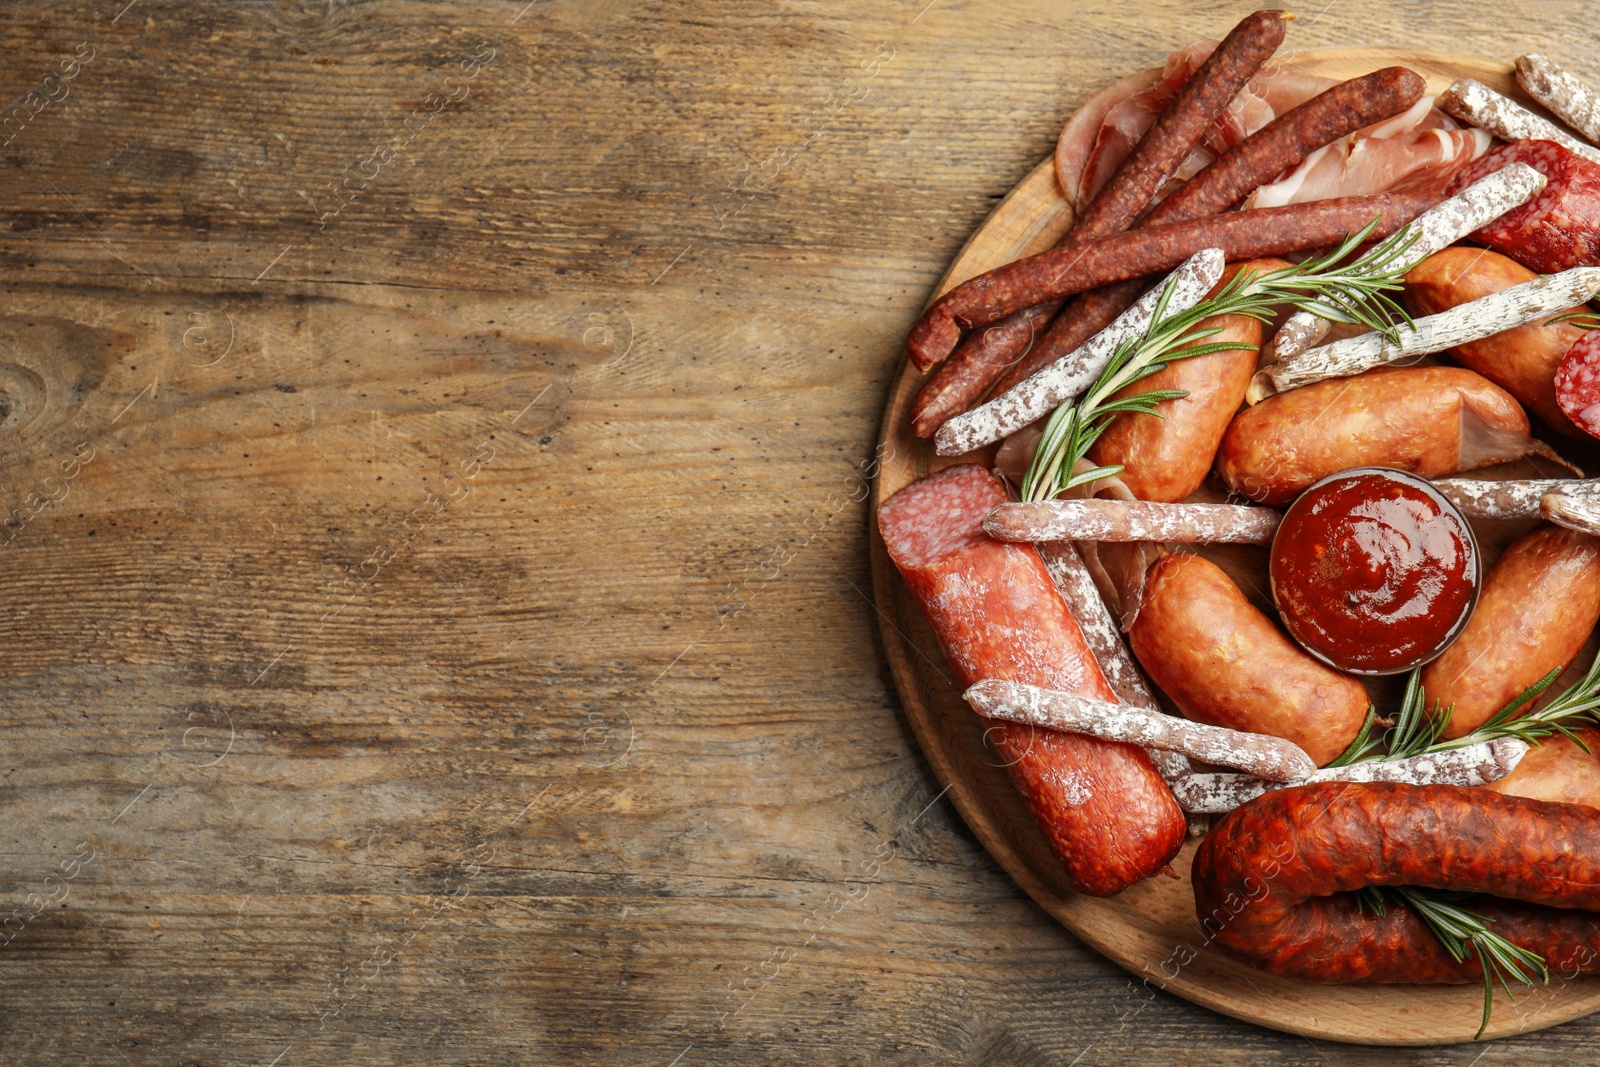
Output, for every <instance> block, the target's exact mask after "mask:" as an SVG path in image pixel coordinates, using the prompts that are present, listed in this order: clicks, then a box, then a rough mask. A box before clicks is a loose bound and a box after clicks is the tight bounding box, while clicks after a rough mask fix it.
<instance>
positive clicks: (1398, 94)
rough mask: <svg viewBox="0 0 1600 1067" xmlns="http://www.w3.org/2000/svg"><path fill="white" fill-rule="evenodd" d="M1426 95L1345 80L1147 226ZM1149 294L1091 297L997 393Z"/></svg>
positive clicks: (1219, 165)
mask: <svg viewBox="0 0 1600 1067" xmlns="http://www.w3.org/2000/svg"><path fill="white" fill-rule="evenodd" d="M1425 89H1426V83H1425V82H1424V81H1423V80H1422V77H1421V76H1420V75H1418V74H1417V73H1416V72H1415V71H1411V70H1407V69H1406V68H1405V67H1385V68H1383V69H1382V70H1376V71H1373V72H1372V73H1371V74H1366V75H1363V76H1362V77H1359V78H1351V79H1350V80H1349V81H1346V82H1340V83H1339V84H1338V85H1335V86H1332V87H1330V88H1328V89H1327V90H1325V91H1324V92H1321V93H1319V94H1317V95H1316V96H1314V97H1312V98H1311V99H1310V100H1307V101H1306V102H1305V103H1303V104H1301V105H1300V106H1299V107H1296V108H1293V109H1291V110H1289V111H1286V112H1284V113H1283V114H1282V115H1280V116H1278V117H1277V118H1276V119H1274V120H1273V121H1272V122H1270V123H1268V124H1267V125H1266V126H1263V127H1262V128H1261V129H1259V130H1257V131H1256V132H1255V133H1254V134H1252V135H1251V136H1249V137H1247V138H1245V139H1244V140H1243V141H1240V142H1239V143H1238V144H1236V145H1234V146H1233V147H1232V148H1230V149H1229V150H1228V151H1226V152H1224V153H1223V154H1222V155H1221V156H1219V157H1218V158H1217V159H1216V160H1215V161H1214V162H1213V163H1212V164H1211V165H1210V166H1209V167H1207V168H1206V169H1205V170H1203V171H1201V172H1200V173H1199V174H1197V175H1195V176H1194V178H1193V179H1192V180H1190V181H1189V182H1188V183H1186V184H1185V185H1184V186H1183V188H1181V189H1179V190H1178V191H1177V192H1175V193H1173V194H1172V195H1171V196H1169V197H1167V198H1166V199H1165V200H1163V201H1162V202H1161V203H1159V204H1157V205H1156V207H1155V210H1153V211H1151V212H1150V214H1149V215H1147V216H1145V219H1144V221H1143V222H1142V223H1140V225H1141V227H1143V226H1159V225H1161V224H1163V223H1168V222H1184V221H1187V220H1189V219H1199V218H1205V217H1207V216H1210V215H1215V214H1218V213H1219V212H1223V211H1226V210H1228V209H1229V208H1230V207H1232V206H1233V205H1234V204H1237V203H1238V202H1239V201H1240V200H1243V199H1244V198H1245V197H1246V196H1249V195H1250V193H1252V192H1253V191H1254V190H1255V189H1256V187H1257V186H1261V185H1265V184H1266V183H1268V182H1270V181H1272V180H1273V179H1274V178H1276V177H1277V176H1278V175H1280V174H1282V173H1283V172H1284V171H1286V170H1288V169H1289V168H1290V167H1292V166H1294V165H1295V164H1296V163H1298V162H1300V161H1301V160H1302V159H1304V158H1305V157H1306V156H1307V155H1308V154H1310V153H1311V152H1314V151H1316V150H1317V149H1319V148H1321V147H1322V146H1323V145H1326V144H1330V143H1332V142H1333V141H1337V140H1338V139H1339V138H1341V137H1343V136H1345V135H1346V134H1348V133H1351V132H1353V131H1355V130H1359V129H1361V128H1362V127H1364V126H1370V125H1371V124H1372V123H1374V122H1382V121H1383V120H1384V119H1388V118H1393V117H1394V116H1395V115H1398V114H1400V113H1401V112H1403V111H1405V110H1406V109H1407V108H1409V107H1411V105H1413V104H1415V103H1416V102H1417V101H1418V100H1419V99H1420V98H1421V97H1422V94H1423V92H1424V90H1425ZM1142 288H1143V283H1142V282H1123V283H1120V284H1118V285H1112V286H1106V287H1104V288H1101V289H1096V290H1094V291H1093V292H1089V293H1085V294H1083V296H1081V297H1079V298H1078V299H1077V300H1076V301H1074V302H1073V303H1072V305H1071V306H1070V307H1068V308H1067V309H1066V310H1065V311H1063V312H1062V313H1061V314H1060V315H1058V316H1056V318H1055V321H1053V322H1052V323H1051V324H1050V327H1049V328H1048V329H1047V330H1045V331H1044V334H1043V336H1041V337H1040V338H1038V340H1037V341H1036V342H1035V343H1034V345H1033V348H1032V349H1031V350H1029V351H1028V353H1027V355H1025V356H1023V357H1022V358H1021V359H1019V360H1017V362H1016V363H1015V365H1014V366H1012V367H1011V369H1010V370H1008V371H1007V372H1006V373H1005V374H1004V375H1002V376H1001V378H1000V381H999V383H998V384H997V385H996V386H995V390H994V391H995V392H997V393H999V392H1005V391H1006V390H1007V389H1010V388H1011V387H1012V386H1013V385H1015V384H1016V383H1017V382H1020V381H1022V379H1024V378H1026V377H1028V376H1029V375H1032V374H1034V373H1036V372H1037V371H1039V370H1041V369H1043V368H1044V367H1046V366H1048V365H1050V364H1051V363H1054V362H1055V361H1056V360H1058V359H1060V358H1061V357H1062V356H1064V355H1066V354H1067V353H1069V352H1071V351H1072V350H1073V349H1075V348H1077V347H1078V346H1079V345H1081V344H1083V342H1085V341H1087V340H1088V339H1089V338H1090V337H1093V336H1094V335H1095V334H1097V333H1099V332H1100V331H1101V330H1103V329H1105V328H1106V327H1107V326H1108V325H1110V324H1111V320H1112V319H1115V318H1116V317H1117V316H1118V315H1120V314H1122V312H1123V311H1124V310H1125V309H1126V308H1127V307H1128V305H1129V304H1132V303H1133V302H1134V300H1135V299H1137V298H1138V296H1139V292H1140V290H1141V289H1142ZM974 399H976V398H974ZM954 414H959V412H956V413H954Z"/></svg>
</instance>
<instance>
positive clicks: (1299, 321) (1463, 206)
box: [1245, 163, 1546, 404]
mask: <svg viewBox="0 0 1600 1067" xmlns="http://www.w3.org/2000/svg"><path fill="white" fill-rule="evenodd" d="M1545 181H1546V179H1545V176H1544V175H1543V174H1540V173H1539V172H1538V171H1537V170H1535V169H1534V168H1533V167H1530V166H1528V165H1527V164H1526V163H1518V164H1512V165H1511V166H1507V167H1502V168H1501V169H1500V170H1497V171H1495V172H1494V173H1493V174H1490V175H1487V176H1485V177H1483V178H1480V179H1478V180H1477V181H1475V182H1473V183H1472V184H1471V185H1469V186H1467V187H1466V188H1465V189H1463V190H1461V192H1459V193H1457V194H1456V195H1455V196H1452V197H1451V198H1450V199H1448V200H1446V201H1445V202H1444V203H1442V204H1437V205H1435V206H1434V207H1431V208H1429V209H1428V210H1427V211H1424V212H1423V213H1422V214H1421V215H1418V216H1417V217H1416V218H1415V219H1414V220H1412V221H1411V222H1409V223H1407V224H1406V225H1405V226H1404V227H1403V228H1402V229H1401V231H1400V233H1401V235H1402V237H1401V239H1402V240H1404V239H1406V238H1409V237H1413V236H1414V237H1415V240H1413V241H1412V242H1411V246H1410V247H1409V248H1408V249H1406V251H1405V252H1404V253H1402V254H1401V255H1400V256H1398V257H1396V259H1395V265H1396V266H1403V267H1404V268H1406V269H1408V270H1409V269H1410V268H1411V267H1414V266H1416V265H1417V264H1418V263H1421V262H1422V261H1423V260H1425V259H1427V258H1428V257H1429V256H1431V255H1433V254H1434V253H1436V252H1440V251H1443V250H1444V249H1446V248H1449V247H1450V246H1451V245H1453V244H1455V243H1456V242H1457V241H1459V240H1461V239H1462V238H1463V237H1465V236H1467V234H1469V233H1471V232H1472V231H1474V230H1478V229H1482V228H1483V227H1484V226H1487V225H1488V224H1489V223H1491V222H1493V221H1494V220H1495V219H1498V218H1499V217H1500V216H1501V215H1504V214H1505V213H1506V212H1508V211H1511V210H1512V209H1514V208H1518V207H1521V206H1522V205H1523V204H1526V203H1527V202H1528V201H1529V200H1531V199H1533V198H1534V197H1535V196H1537V195H1538V194H1539V193H1540V192H1541V191H1542V190H1543V189H1544V187H1545ZM1332 327H1333V322H1332V320H1330V319H1325V318H1323V317H1322V316H1320V315H1313V314H1312V313H1311V312H1309V311H1296V312H1295V313H1294V314H1293V315H1290V316H1289V317H1288V318H1287V319H1285V320H1284V321H1283V325H1282V326H1279V327H1278V332H1277V333H1276V334H1275V335H1273V338H1272V358H1273V359H1274V360H1276V361H1278V362H1283V361H1284V360H1287V359H1289V358H1291V357H1293V356H1297V355H1299V354H1300V353H1301V352H1304V351H1306V350H1307V349H1309V348H1311V347H1313V346H1314V345H1315V344H1316V343H1317V342H1318V341H1320V340H1322V339H1323V338H1324V337H1326V336H1327V335H1328V330H1329V329H1331V328H1332ZM1245 399H1246V400H1248V401H1249V402H1250V403H1252V404H1254V403H1256V402H1257V401H1258V400H1260V399H1261V397H1259V396H1253V395H1252V396H1246V398H1245Z"/></svg>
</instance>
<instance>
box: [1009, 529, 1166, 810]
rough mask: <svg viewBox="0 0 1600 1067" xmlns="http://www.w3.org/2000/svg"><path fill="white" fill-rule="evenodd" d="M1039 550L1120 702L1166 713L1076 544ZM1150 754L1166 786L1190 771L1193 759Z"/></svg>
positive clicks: (1154, 751) (1057, 544) (1052, 543)
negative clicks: (1153, 692) (1141, 671)
mask: <svg viewBox="0 0 1600 1067" xmlns="http://www.w3.org/2000/svg"><path fill="white" fill-rule="evenodd" d="M1036 547H1037V548H1038V550H1039V556H1040V558H1041V559H1043V560H1044V566H1045V569H1046V570H1047V571H1049V572H1050V580H1051V581H1052V582H1054V583H1055V586H1056V592H1058V593H1060V594H1061V599H1062V600H1064V601H1066V604H1067V610H1069V611H1071V612H1072V617H1073V618H1074V619H1076V620H1077V621H1078V628H1079V629H1080V630H1082V631H1083V639H1084V641H1085V642H1086V643H1087V644H1088V646H1089V651H1090V652H1092V653H1094V658H1095V662H1096V663H1098V664H1099V665H1100V671H1101V673H1103V674H1104V675H1105V676H1106V681H1107V682H1108V683H1109V684H1110V685H1111V688H1112V690H1113V691H1114V692H1115V693H1116V694H1117V699H1118V700H1119V701H1121V702H1122V703H1123V704H1126V705H1128V706H1130V707H1135V708H1143V709H1144V710H1146V711H1156V712H1159V711H1161V710H1162V708H1161V705H1160V704H1159V703H1157V702H1156V698H1155V696H1154V694H1152V693H1151V692H1150V686H1149V685H1148V684H1147V683H1146V682H1145V680H1144V675H1142V674H1140V673H1139V666H1138V664H1136V663H1134V662H1133V654H1132V653H1131V652H1129V651H1128V646H1127V645H1125V644H1123V643H1122V634H1121V632H1120V631H1119V630H1118V629H1117V623H1116V620H1115V619H1113V618H1112V617H1111V609H1109V608H1107V607H1106V602H1105V601H1104V600H1103V599H1101V596H1100V590H1099V589H1097V588H1096V587H1095V584H1094V577H1093V576H1092V575H1090V573H1089V568H1088V567H1087V566H1085V565H1084V562H1083V557H1082V556H1080V555H1078V550H1077V549H1076V548H1074V547H1073V546H1072V542H1071V541H1050V542H1046V543H1044V544H1040V545H1037V546H1036ZM1145 751H1146V752H1147V753H1148V754H1149V756H1150V762H1151V763H1154V764H1155V765H1156V770H1158V771H1160V772H1161V777H1162V778H1164V779H1166V780H1167V782H1169V783H1171V782H1172V781H1173V780H1174V779H1177V778H1180V777H1182V776H1184V775H1187V774H1188V773H1189V770H1190V768H1189V761H1188V760H1187V759H1184V758H1183V757H1182V756H1180V755H1179V754H1178V753H1176V752H1167V751H1165V750H1163V749H1159V748H1151V749H1146V750H1145Z"/></svg>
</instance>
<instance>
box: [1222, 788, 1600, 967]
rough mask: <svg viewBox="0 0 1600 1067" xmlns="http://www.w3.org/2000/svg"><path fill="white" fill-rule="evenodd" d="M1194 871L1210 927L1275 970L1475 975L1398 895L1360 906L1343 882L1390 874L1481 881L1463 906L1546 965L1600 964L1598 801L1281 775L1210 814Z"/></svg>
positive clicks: (1426, 882) (1431, 882) (1391, 877)
mask: <svg viewBox="0 0 1600 1067" xmlns="http://www.w3.org/2000/svg"><path fill="white" fill-rule="evenodd" d="M1193 882H1194V894H1195V913H1196V915H1197V916H1198V917H1199V919H1200V923H1201V926H1202V927H1203V928H1204V930H1205V932H1206V934H1207V935H1208V937H1209V938H1210V939H1212V940H1215V941H1216V942H1217V944H1218V945H1220V946H1221V947H1222V949H1223V950H1224V951H1226V952H1228V953H1229V954H1230V955H1233V956H1236V957H1238V958H1240V959H1243V960H1246V961H1248V962H1250V963H1253V964H1255V965H1256V966H1258V967H1260V968H1261V969H1262V970H1265V971H1267V972H1269V973H1271V974H1276V975H1282V976H1284V977H1287V978H1299V979H1303V980H1306V981H1311V982H1328V983H1335V982H1387V983H1407V982H1417V983H1440V984H1457V983H1463V982H1476V981H1479V980H1481V975H1482V972H1481V971H1480V970H1479V968H1478V963H1477V960H1476V957H1475V956H1473V955H1472V954H1470V953H1469V954H1468V956H1467V959H1466V961H1465V962H1462V963H1457V962H1455V960H1453V959H1452V958H1451V957H1450V955H1449V954H1448V953H1447V952H1446V951H1445V950H1444V948H1443V947H1442V946H1441V945H1440V944H1439V942H1438V941H1437V940H1436V939H1435V938H1434V937H1433V935H1432V934H1431V933H1430V932H1429V931H1428V928H1427V927H1426V926H1425V925H1424V924H1423V922H1422V920H1421V919H1419V918H1418V917H1417V916H1416V915H1414V914H1413V913H1412V911H1411V909H1409V908H1389V909H1388V910H1387V913H1386V914H1385V915H1383V916H1382V917H1378V916H1374V915H1372V914H1371V913H1370V912H1369V913H1362V912H1360V911H1358V909H1357V907H1356V899H1355V897H1354V895H1353V894H1352V892H1351V891H1352V890H1356V889H1360V888H1363V887H1364V886H1391V885H1392V886H1398V885H1406V886H1423V887H1431V888H1435V889H1449V890H1461V891H1466V892H1473V893H1484V894H1490V896H1485V897H1483V898H1471V899H1469V900H1467V901H1464V902H1463V904H1462V906H1463V907H1466V908H1469V909H1471V910H1473V911H1477V912H1479V913H1481V914H1484V915H1487V916H1489V917H1491V918H1493V919H1495V922H1494V924H1493V926H1492V927H1491V929H1493V930H1494V932H1495V933H1497V934H1500V935H1501V936H1503V937H1505V938H1507V939H1508V940H1510V941H1511V942H1513V943H1514V944H1517V945H1520V946H1522V947H1523V948H1526V949H1528V950H1530V951H1532V952H1536V953H1538V954H1539V955H1541V956H1543V957H1544V959H1545V962H1546V963H1547V964H1548V965H1549V966H1550V969H1551V971H1552V972H1558V973H1562V974H1566V975H1569V976H1570V975H1573V974H1576V973H1595V972H1597V971H1600V916H1597V915H1595V914H1593V913H1594V912H1596V911H1600V810H1596V809H1594V808H1590V807H1587V806H1584V805H1578V804H1553V803H1548V802H1546V801H1542V800H1529V799H1527V798H1526V797H1513V796H1503V795H1501V794H1499V793H1494V792H1490V791H1489V790H1484V789H1470V788H1467V787H1464V786H1453V785H1429V786H1416V785H1401V784H1398V783H1393V782H1387V783H1371V784H1364V785H1358V784H1352V783H1344V782H1324V783H1318V784H1315V785H1307V786H1299V787H1295V788H1289V789H1279V790H1274V791H1273V792H1270V793H1267V794H1265V795H1264V796H1262V797H1260V798H1259V799H1257V800H1254V801H1251V802H1250V803H1248V804H1246V805H1244V806H1243V807H1241V808H1238V809H1237V810H1235V811H1233V812H1231V813H1229V814H1228V815H1227V816H1225V817H1224V818H1223V819H1222V820H1221V821H1220V822H1219V823H1218V824H1217V825H1216V826H1215V827H1214V828H1213V829H1212V831H1211V833H1210V835H1208V836H1207V837H1206V839H1205V840H1204V841H1203V842H1202V843H1201V845H1200V848H1199V850H1198V851H1197V852H1196V853H1195V857H1194V868H1193ZM1497 898H1498V899H1497Z"/></svg>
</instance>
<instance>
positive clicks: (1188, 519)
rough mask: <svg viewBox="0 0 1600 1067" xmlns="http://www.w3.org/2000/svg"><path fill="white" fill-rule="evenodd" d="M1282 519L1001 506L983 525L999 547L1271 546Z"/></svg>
mask: <svg viewBox="0 0 1600 1067" xmlns="http://www.w3.org/2000/svg"><path fill="white" fill-rule="evenodd" d="M1281 518H1283V516H1282V515H1280V514H1279V513H1278V512H1276V511H1273V510H1272V509H1271V508H1255V507H1240V506H1238V505H1235V504H1165V503H1157V502H1155V501H1150V500H1102V499H1098V498H1094V497H1091V498H1089V499H1086V500H1046V501H1034V502H1023V503H1012V504H1001V505H1000V506H999V507H997V508H995V509H994V510H993V511H991V512H990V513H989V515H988V517H987V518H985V519H984V520H983V529H984V532H985V533H987V534H988V535H989V536H990V537H993V538H995V539H996V540H999V541H1067V540H1071V541H1178V542H1185V543H1200V542H1214V543H1224V544H1240V545H1265V544H1270V543H1271V541H1272V535H1273V534H1274V533H1276V532H1277V530H1278V521H1279V520H1280V519H1281Z"/></svg>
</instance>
